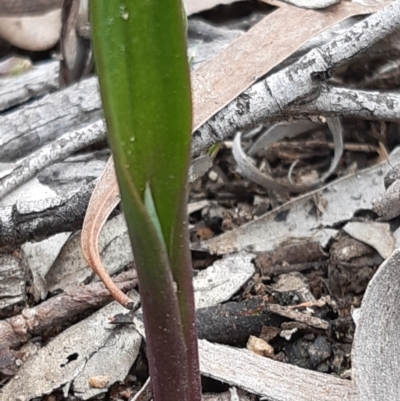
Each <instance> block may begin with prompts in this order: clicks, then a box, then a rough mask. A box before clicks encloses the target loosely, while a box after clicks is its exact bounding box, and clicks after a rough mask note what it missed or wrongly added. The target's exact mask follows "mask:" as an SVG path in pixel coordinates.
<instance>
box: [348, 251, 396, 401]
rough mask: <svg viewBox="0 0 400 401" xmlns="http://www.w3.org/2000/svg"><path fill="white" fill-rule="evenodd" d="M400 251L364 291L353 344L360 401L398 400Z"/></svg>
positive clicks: (354, 374)
mask: <svg viewBox="0 0 400 401" xmlns="http://www.w3.org/2000/svg"><path fill="white" fill-rule="evenodd" d="M399 264H400V251H399V250H397V251H396V252H394V253H393V254H392V255H391V256H390V257H389V258H388V259H387V260H386V261H385V262H384V263H383V264H382V265H381V266H380V267H379V269H378V271H377V272H376V273H375V275H374V277H373V278H372V280H371V281H370V282H369V284H368V287H367V290H366V292H365V295H364V298H363V301H362V304H361V309H360V310H359V311H358V313H359V318H358V322H357V327H356V333H355V337H354V343H353V354H352V366H353V377H354V381H355V383H356V385H357V387H358V389H359V392H360V397H359V400H360V401H370V400H371V401H372V400H374V401H375V400H382V401H383V400H384V401H397V400H398V399H399V378H400V365H399V363H398V362H399V353H400V342H399V330H400V308H399V302H398V301H399V298H400V270H399Z"/></svg>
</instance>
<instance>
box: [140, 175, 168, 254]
mask: <svg viewBox="0 0 400 401" xmlns="http://www.w3.org/2000/svg"><path fill="white" fill-rule="evenodd" d="M144 205H145V207H146V211H147V213H148V214H149V217H150V219H151V221H152V223H153V225H154V228H155V230H156V231H157V234H158V237H159V239H160V241H161V242H162V244H163V245H164V248H165V243H164V237H163V235H162V231H161V224H160V220H159V219H158V215H157V210H156V205H155V204H154V200H153V195H152V193H151V188H150V185H149V184H148V183H147V184H146V189H145V190H144Z"/></svg>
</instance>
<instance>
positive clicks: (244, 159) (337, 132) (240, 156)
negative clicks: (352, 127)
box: [232, 117, 343, 193]
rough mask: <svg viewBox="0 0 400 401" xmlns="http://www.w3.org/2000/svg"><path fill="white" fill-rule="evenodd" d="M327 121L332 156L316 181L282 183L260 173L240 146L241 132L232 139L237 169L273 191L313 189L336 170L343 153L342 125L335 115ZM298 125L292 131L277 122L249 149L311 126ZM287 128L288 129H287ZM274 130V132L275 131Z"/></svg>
mask: <svg viewBox="0 0 400 401" xmlns="http://www.w3.org/2000/svg"><path fill="white" fill-rule="evenodd" d="M327 123H328V126H329V129H330V130H331V133H332V136H333V142H334V152H335V155H334V158H333V159H332V162H331V166H330V167H329V170H328V171H327V172H326V173H325V174H324V175H323V176H322V177H321V178H320V179H319V180H317V181H316V182H314V183H311V184H303V185H299V184H292V183H290V182H288V183H284V182H280V181H277V180H275V179H274V178H272V177H271V176H270V175H267V174H263V173H261V172H260V171H259V170H258V169H257V168H256V167H255V165H254V162H253V161H252V159H250V158H249V157H248V156H247V155H246V154H245V152H244V151H243V149H242V146H241V134H240V133H238V134H237V135H236V137H235V140H234V141H233V148H232V152H233V156H234V158H235V161H236V163H237V164H238V170H239V172H240V173H241V174H243V175H244V176H245V177H247V178H248V179H250V180H252V181H254V182H255V183H257V184H259V185H261V186H262V187H264V188H266V189H272V190H275V191H290V192H295V193H301V192H306V191H309V190H311V189H314V188H316V187H318V186H320V185H321V184H323V183H324V181H325V180H326V179H327V178H328V177H329V176H330V175H331V174H332V173H333V172H334V171H335V170H336V168H337V166H338V164H339V161H340V158H341V157H342V153H343V134H342V127H341V124H340V121H339V119H338V118H337V117H335V118H328V119H327ZM299 124H300V126H299V127H296V126H295V128H294V130H293V132H290V126H287V125H285V124H282V123H280V124H279V123H278V124H275V125H273V126H272V127H271V128H270V129H269V130H267V132H266V133H265V134H264V135H262V137H261V138H260V139H259V140H258V141H257V142H256V143H255V144H254V145H253V146H252V147H251V149H250V151H251V152H252V153H254V152H256V151H257V150H258V149H259V148H260V147H261V146H262V145H267V144H269V143H272V142H274V141H277V140H280V139H283V138H288V137H293V136H296V135H299V134H302V133H303V132H305V131H308V130H309V129H310V128H311V124H310V122H308V121H307V122H301V123H299ZM287 128H289V129H287ZM275 130H276V132H275Z"/></svg>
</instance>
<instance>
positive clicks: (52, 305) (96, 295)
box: [0, 271, 137, 349]
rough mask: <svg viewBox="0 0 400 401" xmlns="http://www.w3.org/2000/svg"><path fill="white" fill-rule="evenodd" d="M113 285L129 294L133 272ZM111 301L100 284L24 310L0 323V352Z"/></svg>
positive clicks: (88, 286)
mask: <svg viewBox="0 0 400 401" xmlns="http://www.w3.org/2000/svg"><path fill="white" fill-rule="evenodd" d="M114 282H115V283H116V285H117V286H118V288H119V289H120V290H121V291H128V290H130V289H132V288H133V287H135V286H136V285H137V280H136V272H135V271H129V272H124V273H121V274H120V275H119V276H117V277H116V278H115V279H114ZM111 300H112V296H111V295H110V293H109V291H108V290H107V289H106V288H105V287H104V285H103V283H92V284H88V285H85V286H77V287H73V288H71V289H70V290H67V291H66V292H64V293H63V294H60V295H56V296H54V297H52V298H49V299H48V300H46V301H44V302H42V303H41V304H39V305H37V306H35V307H33V308H29V309H26V310H24V311H23V312H22V313H21V314H20V315H17V316H13V317H10V318H8V319H5V320H2V321H0V349H1V348H3V347H4V348H8V347H10V348H15V347H17V346H19V345H21V344H22V343H25V342H27V341H28V340H29V339H30V338H31V337H33V336H35V335H40V334H42V333H43V332H44V331H45V330H47V329H48V328H49V327H54V326H56V325H58V324H62V323H63V322H65V319H67V318H71V317H73V316H76V315H78V314H79V313H82V312H85V311H86V310H88V309H93V308H95V309H97V308H100V307H102V306H104V305H105V304H106V303H107V302H110V301H111Z"/></svg>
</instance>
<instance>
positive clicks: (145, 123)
mask: <svg viewBox="0 0 400 401" xmlns="http://www.w3.org/2000/svg"><path fill="white" fill-rule="evenodd" d="M182 15H184V9H183V6H182V3H181V0H91V1H90V19H91V25H92V40H93V51H94V56H95V64H96V70H97V73H98V76H99V81H100V92H101V98H102V104H103V110H104V115H105V120H106V124H107V132H108V140H109V143H110V146H111V150H112V154H113V158H114V164H115V171H116V175H117V180H118V186H119V192H120V195H121V202H122V208H123V211H124V214H125V217H126V221H127V224H128V230H129V235H130V239H131V243H132V249H133V254H134V258H135V264H136V268H137V272H138V277H139V289H140V294H141V302H142V307H143V315H144V323H145V329H146V338H147V350H148V359H149V367H150V375H151V378H152V383H153V395H154V400H155V401H171V400H182V401H200V400H201V385H200V374H199V363H198V350H197V333H196V327H195V308H194V296H193V286H192V269H191V266H192V264H191V256H190V250H189V245H188V244H189V240H188V227H187V213H186V198H187V176H188V168H189V161H190V142H191V125H192V117H191V91H190V74H189V67H188V61H187V56H186V43H185V29H186V26H185V25H186V19H185V18H182ZM110 166H111V167H110ZM109 169H111V170H112V163H111V164H109ZM110 176H112V174H111V175H109V177H110ZM105 181H107V180H104V179H103V181H102V182H103V185H104V182H105ZM106 192H107V191H104V190H98V191H97V194H100V195H101V196H103V198H102V199H103V206H102V207H103V208H104V210H105V209H110V208H112V207H114V206H115V203H116V194H118V190H115V188H114V190H113V191H111V192H109V193H108V195H107V194H106ZM97 197H98V195H97ZM98 199H99V197H98ZM97 202H98V200H97ZM100 214H101V213H100ZM103 218H104V216H103ZM89 220H90V219H89ZM98 221H101V219H100V220H98ZM96 224H97V225H96ZM96 224H92V226H91V227H93V226H94V227H95V228H94V229H92V232H93V233H97V234H98V231H99V223H96ZM89 226H90V224H87V225H86V227H89ZM100 226H101V224H100ZM96 227H97V228H96ZM86 230H87V228H86ZM89 231H90V230H89ZM96 249H97V248H96ZM96 249H94V253H96ZM97 253H98V252H97ZM84 254H85V256H86V255H90V254H93V252H92V253H91V252H90V250H89V251H88V249H87V247H84ZM87 259H88V258H87ZM88 261H89V264H90V265H91V266H92V267H94V268H95V267H96V266H93V265H96V264H97V265H98V264H99V263H100V264H101V262H100V261H99V260H93V259H90V257H89V260H88ZM106 285H107V287H108V288H110V289H114V290H115V286H113V283H112V282H111V280H110V281H108V282H107V283H106ZM115 294H116V295H117V298H118V293H117V292H115ZM120 300H121V302H122V303H123V304H124V305H125V306H129V301H128V300H127V298H121V299H120Z"/></svg>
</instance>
